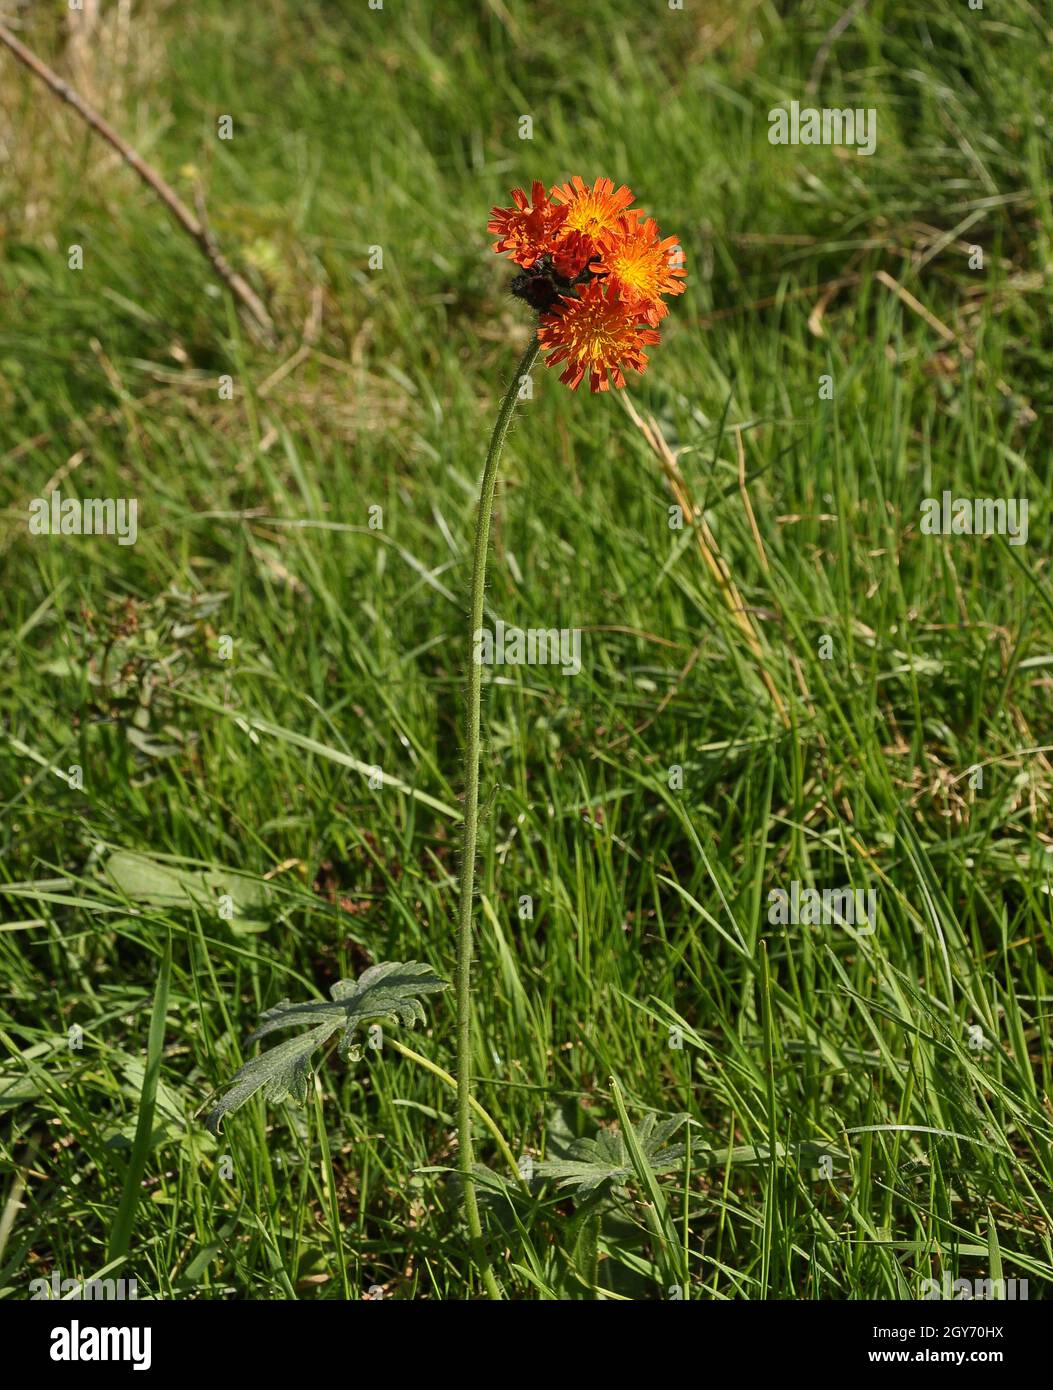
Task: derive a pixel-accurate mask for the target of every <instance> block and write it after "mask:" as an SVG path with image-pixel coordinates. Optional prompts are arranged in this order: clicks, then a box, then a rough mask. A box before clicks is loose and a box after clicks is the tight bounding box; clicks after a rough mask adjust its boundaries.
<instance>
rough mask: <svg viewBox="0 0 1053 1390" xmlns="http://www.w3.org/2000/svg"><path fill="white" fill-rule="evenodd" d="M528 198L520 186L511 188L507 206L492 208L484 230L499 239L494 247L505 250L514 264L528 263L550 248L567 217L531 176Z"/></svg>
mask: <svg viewBox="0 0 1053 1390" xmlns="http://www.w3.org/2000/svg"><path fill="white" fill-rule="evenodd" d="M530 196H531V201H530V202H527V196H526V194H525V193H524V192H523V190H522V189H521V188H513V189H512V201H513V203H514V204H515V206H514V207H510V208H493V209H492V211H491V214H490V221H489V222H488V223H487V224H486V230H487V231H488V232H496V233H497V234H498V237H499V238H500V239H499V240H498V241H495V242H494V248H493V249H494V250H495V251H497V252H501V251H505V252H507V253H508V255H509V256H510V257H511V258H512V260H513V261H515V262H516V264H517V265H522V266H532V265H533V264H534V262H535V261H537V260H538V259H539V258H540V257H541V256H544V255H546V254H547V253H548V252H550V251H551V250H552V247H553V245H554V243H555V239H556V235H557V233H558V232H559V229H560V228H561V227H562V225H563V223H564V222H565V221H566V219H567V209H566V208H560V207H556V206H555V205H554V204H553V203H552V202H551V201H550V200H549V198H548V195H547V194H546V193H545V185H544V184H543V183H542V182H541V180H540V179H535V180H534V183H533V186H532V187H531V190H530Z"/></svg>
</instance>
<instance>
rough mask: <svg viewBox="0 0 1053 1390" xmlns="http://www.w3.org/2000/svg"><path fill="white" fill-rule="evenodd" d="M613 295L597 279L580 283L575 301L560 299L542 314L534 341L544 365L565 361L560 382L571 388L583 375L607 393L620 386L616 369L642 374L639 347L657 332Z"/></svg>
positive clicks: (621, 379) (643, 359) (643, 360)
mask: <svg viewBox="0 0 1053 1390" xmlns="http://www.w3.org/2000/svg"><path fill="white" fill-rule="evenodd" d="M638 318H639V314H638V313H636V312H634V311H632V310H631V309H630V308H629V306H627V305H626V304H625V302H624V301H623V300H622V299H620V298H619V297H618V295H617V293H616V292H615V291H614V290H613V289H611V288H608V287H605V286H604V285H603V284H602V282H601V281H599V280H590V281H589V282H588V284H586V285H583V286H582V287H581V290H580V292H579V294H578V297H577V298H576V299H573V298H566V299H564V300H563V302H562V304H561V305H560V307H559V309H558V310H554V311H553V312H551V313H548V314H542V315H541V318H540V320H539V322H538V339H539V340H540V342H541V346H542V348H543V349H545V351H549V350H550V349H551V351H550V354H549V356H548V357H547V358H546V359H545V360H546V363H547V365H548V366H550V367H554V366H555V365H556V364H557V363H558V362H566V364H567V366H566V369H565V370H564V371H563V373H562V374H561V376H560V381H564V382H566V384H567V385H568V386H569V387H570V389H571V390H572V391H576V390H577V388H578V386H579V385H580V384H581V381H582V379H583V378H584V376H585V373H586V372H588V374H589V385H590V387H591V389H592V390H593V391H609V390H610V384H611V381H612V380H613V382H614V384H615V386H624V385H625V376H624V374H623V372H622V367H623V366H625V367H629V368H631V369H632V370H633V371H634V372H642V371H643V370H644V368H645V367H646V366H647V354H646V353H645V352H644V351H643V349H644V346H645V345H648V344H651V343H657V342H658V339H659V334H657V333H656V332H655V331H654V329H652V328H644V327H642V326H641V325H640V324H639V323H638V322H637V320H638Z"/></svg>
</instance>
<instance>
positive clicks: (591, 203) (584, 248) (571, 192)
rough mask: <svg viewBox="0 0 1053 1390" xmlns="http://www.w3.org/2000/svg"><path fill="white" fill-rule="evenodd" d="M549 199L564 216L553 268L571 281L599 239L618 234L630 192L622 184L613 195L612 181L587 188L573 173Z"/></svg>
mask: <svg viewBox="0 0 1053 1390" xmlns="http://www.w3.org/2000/svg"><path fill="white" fill-rule="evenodd" d="M552 200H553V202H555V203H560V204H562V205H563V207H564V208H565V209H566V214H567V216H566V221H565V222H564V223H563V226H562V228H561V235H560V241H559V245H558V246H557V247H556V249H555V254H554V259H555V262H556V269H557V270H558V271H560V273H561V274H563V275H566V276H567V277H568V278H569V279H574V277H575V276H577V275H580V274H581V272H582V271H583V270H584V269H585V267H586V266H587V265H588V264H589V261H590V260H591V258H592V257H593V256H594V255H596V254H597V252H598V251H599V249H600V240H601V238H602V237H603V236H604V235H609V234H610V233H612V232H616V231H617V229H618V222H619V219H620V218H621V215H622V214H623V213H624V212H625V211H626V210H627V209H628V207H629V204H630V203H631V202H632V200H633V194H632V189H631V188H626V186H625V185H624V184H622V186H621V188H619V189H618V190H617V192H615V188H614V182H613V180H612V179H597V180H596V182H595V183H594V184H593V185H592V187H591V188H589V187H588V185H587V184H586V183H585V181H584V179H582V177H581V176H580V174H575V175H574V177H573V178H572V179H571V180H570V182H569V183H565V184H563V185H561V186H557V187H555V188H553V190H552Z"/></svg>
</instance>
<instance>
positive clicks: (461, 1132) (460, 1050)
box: [457, 336, 540, 1298]
mask: <svg viewBox="0 0 1053 1390" xmlns="http://www.w3.org/2000/svg"><path fill="white" fill-rule="evenodd" d="M539 351H540V344H539V343H538V340H537V337H536V336H535V337H533V338H532V339H531V340H530V346H529V347H528V348H527V350H526V352H524V353H523V357H522V360H521V361H520V363H519V366H518V367H517V368H516V372H515V375H514V376H513V378H512V381H511V383H510V384H509V387H508V390H507V391H506V392H505V398H504V400H503V401H502V402H501V409H500V411H499V412H498V416H497V423H496V424H495V425H494V432H493V434H492V435H491V436H490V448H489V449H488V450H487V454H486V463H485V464H484V466H483V476H482V481H481V482H480V485H479V517H478V520H477V522H476V527H475V557H474V560H473V562H472V606H471V614H470V618H469V623H468V708H467V713H466V718H465V735H464V760H465V788H464V836H463V839H462V842H461V893H460V899H459V901H458V904H457V1136H458V1148H459V1152H460V1170H461V1176H462V1179H463V1182H464V1207H465V1213H466V1215H467V1217H468V1234H469V1236H470V1237H471V1241H472V1245H473V1247H474V1250H475V1255H476V1259H477V1261H478V1263H479V1266H480V1268H481V1270H482V1274H483V1283H484V1284H485V1285H486V1291H487V1293H488V1294H489V1296H490V1297H491V1298H500V1297H501V1290H500V1289H499V1287H498V1284H497V1280H496V1279H495V1278H494V1271H493V1268H492V1266H491V1264H490V1257H489V1255H488V1254H487V1252H486V1248H485V1246H484V1244H483V1228H482V1224H481V1222H480V1220H479V1203H478V1201H477V1200H476V1195H475V1178H474V1176H473V1172H472V1167H473V1164H474V1161H475V1155H474V1151H473V1148H472V1023H471V1013H470V1010H471V974H472V909H473V907H474V899H475V850H476V839H477V836H478V830H479V744H480V738H479V714H480V709H481V705H482V682H483V673H482V668H481V667H480V666H479V665H477V664H476V660H475V634H476V633H477V632H478V631H479V629H480V628H481V627H482V625H483V599H484V596H485V592H486V557H487V554H488V552H489V548H490V518H491V517H492V515H493V510H494V489H495V487H496V485H497V466H498V464H499V462H500V460H501V450H502V448H503V446H504V442H505V435H506V434H507V433H508V426H509V424H510V423H511V420H512V416H513V414H514V413H515V408H516V401H517V400H518V399H519V387H520V383H521V381H522V379H523V377H525V376H528V375H529V374H530V369H531V368H532V367H533V365H534V362H535V361H536V359H537V355H538V352H539Z"/></svg>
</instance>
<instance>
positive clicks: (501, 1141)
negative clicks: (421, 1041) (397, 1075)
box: [384, 1038, 530, 1192]
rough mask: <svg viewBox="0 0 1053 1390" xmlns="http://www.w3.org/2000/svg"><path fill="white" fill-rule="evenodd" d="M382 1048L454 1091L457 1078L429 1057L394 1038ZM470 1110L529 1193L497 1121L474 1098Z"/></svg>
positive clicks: (516, 1179) (516, 1178) (385, 1040)
mask: <svg viewBox="0 0 1053 1390" xmlns="http://www.w3.org/2000/svg"><path fill="white" fill-rule="evenodd" d="M384 1046H385V1047H393V1048H394V1049H395V1051H396V1052H398V1053H400V1054H401V1055H402V1056H403V1057H407V1058H408V1059H409V1060H410V1061H411V1062H416V1063H417V1065H418V1066H420V1067H424V1068H425V1070H427V1071H430V1072H431V1074H432V1076H437V1077H438V1078H439V1080H440V1081H442V1082H444V1083H445V1085H447V1086H449V1088H450V1090H451V1091H456V1089H457V1078H456V1077H454V1076H451V1075H450V1073H449V1072H448V1071H447V1070H446V1069H445V1067H440V1066H437V1065H436V1064H435V1063H434V1062H433V1061H432V1060H431V1058H430V1057H422V1056H421V1054H420V1053H419V1052H414V1051H413V1048H412V1047H407V1046H406V1044H405V1043H400V1042H399V1041H398V1039H396V1038H385V1039H384ZM472 1109H473V1110H474V1111H475V1113H476V1114H477V1115H478V1116H479V1118H480V1120H482V1122H483V1124H484V1125H485V1126H486V1127H487V1129H488V1130H489V1131H490V1133H491V1134H492V1135H493V1136H494V1142H495V1143H496V1144H497V1147H498V1148H499V1149H500V1150H501V1157H502V1158H503V1159H504V1160H505V1162H506V1163H507V1164H508V1168H509V1171H510V1172H511V1174H512V1177H513V1178H514V1179H515V1181H516V1182H517V1183H518V1184H519V1186H520V1187H521V1188H523V1190H524V1191H526V1192H529V1191H530V1189H529V1187H528V1186H527V1184H526V1182H525V1180H524V1178H523V1174H522V1173H521V1172H520V1171H519V1164H518V1163H517V1162H516V1160H515V1155H514V1154H513V1152H512V1150H511V1149H510V1148H509V1147H508V1140H507V1139H506V1138H505V1136H504V1135H503V1134H502V1133H501V1130H500V1128H499V1126H498V1124H497V1121H496V1120H495V1119H494V1117H493V1116H492V1115H491V1114H490V1113H489V1112H488V1111H486V1110H484V1109H483V1107H482V1106H481V1105H480V1104H479V1102H478V1101H477V1100H476V1099H475V1097H474V1096H473V1097H472Z"/></svg>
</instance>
